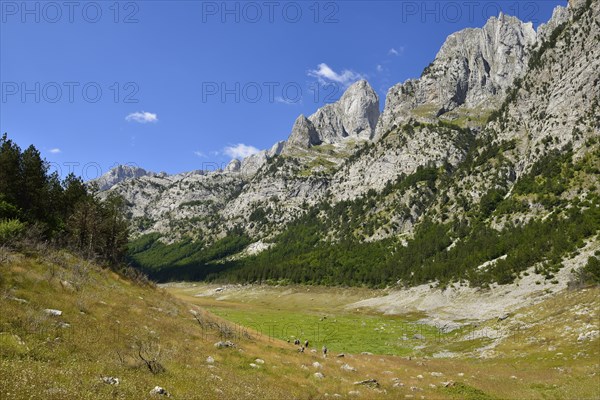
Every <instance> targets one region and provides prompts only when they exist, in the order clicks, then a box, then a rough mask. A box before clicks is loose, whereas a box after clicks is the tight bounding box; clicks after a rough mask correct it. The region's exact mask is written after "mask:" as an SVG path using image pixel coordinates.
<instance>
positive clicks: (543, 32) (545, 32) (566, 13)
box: [537, 6, 571, 43]
mask: <svg viewBox="0 0 600 400" xmlns="http://www.w3.org/2000/svg"><path fill="white" fill-rule="evenodd" d="M570 16H571V10H570V8H567V7H561V6H558V7H556V8H555V9H554V11H553V12H552V18H550V21H548V22H547V23H545V24H540V26H539V27H538V30H537V35H538V42H539V43H541V42H543V41H545V40H546V39H547V38H548V37H549V36H550V35H551V34H552V31H554V29H556V28H557V27H558V26H559V25H560V24H563V23H565V22H567V21H568V20H569V18H570Z"/></svg>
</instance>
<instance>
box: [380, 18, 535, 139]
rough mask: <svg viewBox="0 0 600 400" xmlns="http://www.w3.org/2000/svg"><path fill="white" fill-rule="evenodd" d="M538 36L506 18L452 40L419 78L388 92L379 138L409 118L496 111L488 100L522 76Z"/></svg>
mask: <svg viewBox="0 0 600 400" xmlns="http://www.w3.org/2000/svg"><path fill="white" fill-rule="evenodd" d="M536 37H537V35H536V32H535V30H534V29H533V26H532V24H531V23H524V22H522V21H520V20H519V19H517V18H515V17H511V16H507V15H504V14H500V16H499V17H498V18H495V17H492V18H490V19H489V20H488V22H487V23H486V24H485V26H484V27H483V28H481V29H479V28H476V29H472V28H468V29H464V30H462V31H460V32H457V33H454V34H452V35H450V36H449V37H448V38H447V39H446V42H445V43H444V45H443V46H442V48H441V49H440V51H439V52H438V54H437V56H436V58H435V60H434V61H433V63H432V64H431V65H430V66H429V67H427V68H426V69H425V71H424V73H423V75H422V77H421V78H420V79H418V80H408V81H406V82H404V83H403V84H398V85H396V86H394V87H392V88H391V89H390V90H389V92H388V95H387V99H386V106H385V109H384V112H383V115H382V117H381V119H380V121H379V124H378V127H377V136H381V135H383V134H384V133H385V132H387V131H389V130H390V129H392V127H393V125H394V123H396V124H398V123H402V122H403V121H406V120H407V119H408V118H411V117H417V118H419V119H421V120H425V121H426V122H429V121H428V118H429V119H431V118H435V117H438V116H440V115H442V114H444V113H446V112H448V111H451V110H454V109H456V108H458V107H461V106H462V107H468V108H475V107H483V108H487V107H490V106H492V107H493V106H495V105H496V103H494V102H493V101H490V100H491V99H493V98H494V97H496V98H500V97H502V96H503V95H504V94H505V91H506V89H507V88H508V87H510V85H511V84H512V83H513V81H514V80H515V78H518V77H521V76H522V75H523V74H524V72H525V70H526V68H527V63H528V61H529V55H530V49H531V47H532V46H533V45H534V44H535V42H536ZM411 111H412V112H411Z"/></svg>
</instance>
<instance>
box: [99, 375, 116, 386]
mask: <svg viewBox="0 0 600 400" xmlns="http://www.w3.org/2000/svg"><path fill="white" fill-rule="evenodd" d="M100 380H101V381H102V382H104V383H106V384H107V385H114V386H119V383H121V381H120V380H119V378H114V377H112V376H103V377H102V378H100Z"/></svg>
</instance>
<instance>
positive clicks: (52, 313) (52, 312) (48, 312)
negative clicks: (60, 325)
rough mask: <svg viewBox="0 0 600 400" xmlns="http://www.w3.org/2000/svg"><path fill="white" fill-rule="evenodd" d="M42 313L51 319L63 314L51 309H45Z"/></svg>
mask: <svg viewBox="0 0 600 400" xmlns="http://www.w3.org/2000/svg"><path fill="white" fill-rule="evenodd" d="M44 312H45V313H46V314H48V315H50V316H52V317H60V316H61V315H62V313H63V312H62V311H60V310H55V309H53V308H47V309H45V310H44Z"/></svg>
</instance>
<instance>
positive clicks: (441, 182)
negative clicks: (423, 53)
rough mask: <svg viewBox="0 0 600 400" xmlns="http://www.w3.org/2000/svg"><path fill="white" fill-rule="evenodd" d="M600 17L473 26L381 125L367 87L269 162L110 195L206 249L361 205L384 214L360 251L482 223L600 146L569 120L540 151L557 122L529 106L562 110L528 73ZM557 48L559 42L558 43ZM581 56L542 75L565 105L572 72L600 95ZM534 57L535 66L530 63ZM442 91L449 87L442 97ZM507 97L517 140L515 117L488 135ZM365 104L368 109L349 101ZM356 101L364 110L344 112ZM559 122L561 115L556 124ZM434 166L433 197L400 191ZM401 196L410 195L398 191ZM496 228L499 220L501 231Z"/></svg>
mask: <svg viewBox="0 0 600 400" xmlns="http://www.w3.org/2000/svg"><path fill="white" fill-rule="evenodd" d="M581 9H585V10H586V11H585V12H583V13H584V14H585V15H587V16H588V17H587V18H588V20H587V22H586V21H584V20H582V19H581V18H580V17H578V16H577V15H578V13H579V12H581V11H580V10H581ZM597 15H598V14H597V3H593V2H590V3H589V4H588V3H585V4H583V3H578V4H577V5H570V7H569V8H568V9H565V8H557V10H556V11H555V13H554V16H553V19H552V20H551V21H549V23H548V24H546V25H544V26H541V27H540V28H539V29H538V32H537V33H536V32H535V31H533V28H532V27H531V25H530V24H525V23H523V22H521V21H519V20H518V19H516V18H514V17H508V16H505V15H501V16H500V17H498V18H492V19H490V21H488V23H487V24H486V26H485V27H484V28H482V29H467V30H465V31H462V32H459V33H457V34H454V35H452V36H451V37H449V39H448V40H447V41H446V43H445V44H444V46H443V47H442V49H441V50H440V53H438V56H437V57H436V59H435V60H434V62H433V63H432V66H430V67H429V68H427V69H426V71H425V72H424V74H423V76H422V77H421V78H420V79H419V80H411V81H407V82H405V83H404V84H400V85H397V86H395V87H393V88H392V89H390V91H389V93H388V96H387V98H386V105H385V109H384V112H383V114H382V115H381V116H380V117H379V118H378V119H377V122H376V124H374V123H373V122H374V114H375V113H374V111H373V109H375V107H374V105H375V104H378V99H377V98H376V95H375V96H371V93H370V92H372V89H371V88H370V87H369V86H368V83H366V82H364V81H361V82H358V83H356V84H355V85H353V86H352V87H351V88H350V89H349V90H348V92H347V93H346V94H345V95H344V96H343V97H342V99H343V101H342V99H341V100H340V102H338V103H337V104H334V105H329V106H326V107H324V108H323V109H321V110H319V111H317V112H316V113H315V114H313V115H312V116H311V117H309V118H305V117H303V116H301V117H300V118H299V119H298V120H297V121H296V123H295V124H294V128H293V129H292V134H291V135H290V138H289V139H288V141H287V142H286V143H281V142H280V143H278V144H276V145H275V146H274V148H273V149H271V150H270V151H263V152H261V153H259V154H257V155H254V156H252V157H250V158H248V159H245V160H242V161H232V163H231V164H230V166H228V167H227V168H226V170H225V171H222V172H215V173H210V174H205V175H195V176H191V177H170V178H168V179H167V178H165V179H157V178H155V177H142V178H140V179H137V180H134V181H129V182H128V183H127V182H124V183H122V184H119V185H117V186H116V187H115V188H114V189H113V190H117V191H118V192H119V193H122V194H124V195H125V197H126V198H127V199H128V200H129V201H130V203H131V204H132V207H131V212H132V217H133V219H134V221H135V223H136V224H137V225H138V226H139V228H140V231H141V232H142V233H149V232H158V233H160V234H161V235H163V236H164V237H165V238H167V240H170V241H177V240H180V239H181V238H184V237H188V236H189V237H192V238H195V239H199V240H202V241H204V242H206V244H207V245H210V243H213V242H215V241H218V240H219V239H220V238H222V237H225V236H226V235H227V232H228V231H230V230H231V229H233V228H234V227H239V228H241V229H242V231H243V232H244V234H245V235H247V236H248V237H249V238H250V241H252V242H257V243H259V244H260V243H262V244H266V245H265V246H262V245H259V246H258V247H259V248H268V247H269V243H271V242H276V241H277V237H278V234H279V233H280V232H283V231H285V229H286V227H287V226H288V225H289V224H290V223H292V222H293V221H295V220H296V219H297V218H300V217H301V216H302V215H305V214H306V212H307V211H309V210H310V209H311V208H313V207H315V206H318V205H319V204H324V203H325V204H329V205H335V204H337V203H339V202H347V201H354V200H356V199H360V198H369V199H373V201H374V204H373V205H372V206H371V208H370V209H363V211H361V213H362V214H360V215H361V219H362V220H363V221H362V222H361V223H360V224H359V225H358V226H357V227H356V229H355V230H354V231H353V232H352V234H351V236H353V238H354V239H355V240H357V241H358V242H372V241H378V240H383V239H386V238H393V237H400V238H405V237H411V235H412V234H413V232H414V229H415V227H416V226H418V225H419V224H420V223H421V222H422V221H423V220H424V218H426V219H433V220H436V221H447V220H448V218H449V219H450V220H459V219H460V218H467V219H469V218H472V216H470V215H469V212H472V211H469V209H471V210H472V209H475V208H477V207H479V202H480V201H481V200H482V198H484V197H485V195H486V194H487V193H488V192H489V191H490V189H493V188H496V187H498V188H501V189H502V191H505V192H508V193H510V191H511V187H512V185H513V184H514V183H515V181H516V180H517V179H518V177H520V176H523V175H525V174H526V173H527V171H528V170H530V169H531V167H532V166H533V165H534V164H535V163H536V162H537V161H538V160H539V159H541V158H542V157H544V155H546V154H547V153H549V152H550V150H552V149H555V150H559V149H561V148H562V147H563V146H564V145H565V144H566V143H570V144H571V145H572V146H574V148H575V149H576V151H578V152H580V153H582V154H584V153H585V154H587V153H589V150H590V149H586V148H585V143H586V141H588V140H589V139H590V137H593V136H594V135H597V126H596V127H594V125H593V124H592V122H591V120H590V119H589V118H588V119H586V120H585V121H580V122H579V125H580V126H581V127H580V128H578V129H582V128H583V127H587V128H588V129H587V130H585V132H586V133H584V134H581V135H580V136H581V137H579V136H578V137H577V139H576V140H574V137H573V135H572V130H573V124H572V123H571V122H569V123H568V125H567V122H566V121H565V123H564V124H563V122H562V120H561V121H560V123H561V124H562V125H561V126H564V129H563V128H561V129H554V130H555V131H556V132H555V133H556V134H555V135H554V136H553V137H555V138H557V139H552V140H553V142H552V146H550V147H548V146H546V147H548V148H547V149H546V150H547V151H545V150H542V149H541V148H539V147H540V146H539V145H538V146H537V147H536V146H532V145H531V144H532V143H533V142H535V141H538V142H540V141H544V140H546V141H547V140H548V139H546V138H547V137H550V136H551V135H552V132H550V129H549V128H548V127H551V126H552V124H548V126H547V127H546V128H545V127H544V124H543V123H540V122H537V121H533V118H532V114H531V113H530V112H529V109H530V108H531V104H538V105H543V104H546V105H547V106H548V105H550V104H554V103H555V102H556V100H552V99H553V97H552V96H551V97H550V98H549V99H550V100H549V101H548V98H547V96H546V97H544V91H543V90H544V89H542V88H541V85H540V84H538V83H537V81H536V79H537V78H538V75H539V73H538V71H537V70H536V71H535V74H534V73H532V72H531V69H532V65H534V64H535V62H538V61H537V60H538V58H539V57H540V54H539V53H540V49H541V48H543V47H548V48H550V49H551V51H547V52H548V54H551V53H554V54H555V56H554V57H557V56H556V54H557V51H556V50H553V46H557V44H556V43H554V44H551V45H548V43H547V42H548V40H549V39H551V36H553V35H554V34H553V33H551V32H550V31H552V32H555V31H556V30H557V29H563V30H565V31H566V32H570V31H572V30H573V29H575V28H574V27H575V26H577V24H583V23H585V24H586V25H585V26H586V27H589V28H585V29H589V30H590V31H592V30H595V29H596V28H597V24H595V23H594V22H595V21H597ZM565 24H566V25H568V28H567V29H565V28H564V26H565ZM594 32H595V31H594ZM592 33H593V32H592ZM558 36H559V37H560V34H559V35H558ZM593 37H595V36H593ZM555 39H556V38H555ZM560 43H561V42H560V40H559V41H558V46H561V44H560ZM578 45H579V47H578V48H577V49H571V50H572V52H573V54H572V56H568V55H567V56H565V57H563V58H562V62H561V63H560V68H561V74H556V73H553V72H552V71H553V68H555V69H556V68H557V67H558V65H554V64H555V63H554V60H551V61H549V62H548V65H547V66H545V67H544V68H542V71H547V72H546V74H547V75H548V78H549V83H550V84H552V85H553V87H556V93H558V94H559V95H558V96H555V97H556V98H558V97H562V98H563V102H562V103H563V104H569V99H568V94H566V93H564V92H561V88H563V89H564V87H565V82H564V81H565V79H562V78H561V76H564V75H565V74H567V75H568V74H570V73H572V74H574V78H573V79H575V75H577V76H578V79H579V82H580V84H581V82H584V83H586V82H587V84H588V86H586V88H585V91H584V92H582V93H586V94H587V96H589V97H588V99H589V98H597V96H598V92H597V86H596V87H594V85H593V82H594V78H595V77H597V73H596V72H595V71H596V70H597V68H596V66H597V62H598V55H597V53H596V51H597V50H595V48H594V46H593V45H592V46H590V44H587V47H586V43H585V42H583V43H579V42H578ZM564 50H569V49H568V48H567V49H564ZM586 53H587V55H586V57H587V59H588V64H586V65H587V67H586V68H581V66H579V67H577V65H576V64H575V63H576V62H575V61H574V60H577V58H576V57H579V56H581V55H582V54H584V55H585V54H586ZM531 57H535V60H534V62H533V63H532V61H531ZM465 64H466V65H467V67H464V66H465ZM580 64H581V63H580ZM486 65H487V66H486ZM463 67H464V68H463ZM595 68H596V69H595ZM445 69H448V70H450V71H452V72H453V74H450V75H449V76H448V77H446V76H445V75H441V74H440V72H439V71H443V70H445ZM542 75H543V74H542ZM523 77H525V78H524V80H523V81H524V82H529V86H530V87H529V88H528V89H527V90H529V91H533V92H536V91H535V90H533V89H532V88H537V95H538V96H539V97H540V98H535V99H534V98H533V97H532V98H530V99H525V98H527V97H528V96H530V95H531V93H530V92H529V91H526V92H525V93H522V94H521V95H520V97H519V95H518V93H517V94H516V95H515V94H514V88H512V87H511V83H512V79H517V83H518V84H520V85H522V84H521V83H520V79H521V78H523ZM446 78H447V79H446ZM550 78H551V79H550ZM544 85H545V84H544ZM432 87H435V88H436V89H435V90H432ZM438 87H441V88H444V90H442V91H440V90H437V88H438ZM523 90H524V89H521V92H523ZM546 90H547V89H546ZM507 92H508V93H509V96H508V98H510V99H509V100H514V99H515V98H516V99H517V100H519V102H517V103H515V102H514V101H513V102H512V103H511V102H505V103H506V104H505V105H503V106H502V108H501V110H504V109H506V108H507V109H508V110H509V112H510V113H512V114H515V115H518V114H519V113H520V114H521V120H517V121H514V122H512V124H513V125H515V126H518V127H520V129H512V130H511V129H506V126H505V125H507V124H509V122H508V121H509V120H510V118H509V117H508V115H507V112H506V111H503V114H502V117H501V118H496V121H493V122H491V123H490V124H489V125H487V126H485V120H486V119H487V117H488V115H489V114H490V113H491V111H492V109H491V108H490V107H491V106H490V105H494V104H496V105H497V107H500V105H501V103H502V101H503V100H504V99H505V98H506V96H505V93H507ZM372 93H373V94H374V92H372ZM441 95H443V96H441ZM354 97H356V98H357V101H354V102H352V101H350V100H351V99H352V98H354ZM349 99H350V100H349ZM581 99H582V98H581V97H580V99H579V100H577V104H578V110H577V115H580V117H578V119H581V115H584V114H585V115H588V116H589V115H592V114H593V112H591V113H590V104H593V102H592V103H590V104H583V103H582V102H581V101H580V100H581ZM553 102H554V103H553ZM347 103H352V104H361V107H358V109H357V107H347V106H344V104H347ZM580 103H581V104H580ZM340 104H342V105H341V106H340ZM482 104H483V105H482ZM507 104H508V105H507ZM515 104H517V105H515ZM344 110H346V111H344ZM376 110H377V112H378V107H377V108H376ZM563 113H564V111H563ZM345 114H351V115H345ZM555 117H556V118H558V119H560V118H563V117H564V115H563V114H561V113H558V114H557V115H556V116H555ZM348 121H351V122H350V123H349V122H348ZM448 123H450V124H448ZM554 125H556V122H555V123H554ZM484 126H485V129H484ZM528 126H532V127H535V130H536V133H535V134H534V135H531V136H535V138H536V139H535V140H533V141H532V140H530V139H529V137H528V136H530V135H528V134H527V133H525V132H524V129H525V130H526V129H527V127H528ZM332 127H333V128H332ZM374 127H375V129H373V128H374ZM555 128H556V127H555ZM567 131H568V132H567ZM511 141H514V142H516V143H515V145H514V147H513V148H510V149H508V150H507V151H505V152H503V157H502V160H501V161H498V160H496V158H494V157H490V159H488V160H485V162H484V164H483V165H477V166H476V167H473V166H472V164H473V159H474V158H477V157H481V155H482V154H485V153H486V152H489V151H491V150H490V149H493V148H495V147H498V146H499V144H500V143H505V142H511ZM540 143H541V142H540ZM492 164H493V165H492ZM469 165H471V166H469ZM423 168H430V170H431V171H434V170H435V169H438V170H439V169H440V168H443V169H444V170H446V171H451V173H452V176H445V175H444V176H445V177H444V178H443V179H442V178H441V177H439V176H438V178H437V180H436V181H435V184H434V185H433V186H432V185H429V186H428V185H421V184H417V185H414V186H413V187H409V188H405V187H403V186H402V185H401V184H399V183H398V182H399V180H402V179H403V177H410V176H412V175H414V174H415V173H416V172H417V171H419V170H422V169H423ZM417 183H418V182H417ZM398 187H402V190H397V191H394V190H392V191H391V192H389V191H390V190H391V189H390V188H398ZM442 190H443V191H444V193H443V194H442V193H441V191H442ZM388 192H389V193H388ZM532 204H533V206H535V203H532ZM535 207H537V206H535ZM535 207H534V208H535ZM528 213H529V214H531V215H536V214H535V213H534V212H528ZM529 214H528V215H529ZM497 219H498V218H496V219H493V220H490V221H488V222H489V223H492V225H494V226H496V224H497V223H499V222H498V221H496V220H497ZM524 220H528V218H524ZM321 234H322V237H323V240H333V241H335V240H339V239H340V232H339V229H337V228H336V227H329V228H327V230H326V231H323V232H321ZM402 240H404V239H402Z"/></svg>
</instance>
